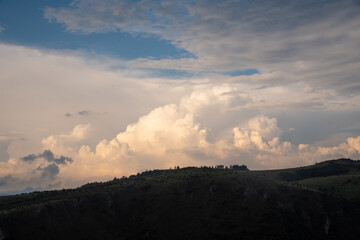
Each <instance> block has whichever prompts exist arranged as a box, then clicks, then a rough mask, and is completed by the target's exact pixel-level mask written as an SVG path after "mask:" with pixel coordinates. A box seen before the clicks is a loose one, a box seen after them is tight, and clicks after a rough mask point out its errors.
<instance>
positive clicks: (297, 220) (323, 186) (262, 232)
mask: <svg viewBox="0 0 360 240" xmlns="http://www.w3.org/2000/svg"><path fill="white" fill-rule="evenodd" d="M359 177H360V169H359V162H358V161H352V160H350V159H339V160H332V161H326V162H323V163H319V164H316V165H312V166H307V167H301V168H293V169H283V170H271V171H248V170H246V169H244V168H232V169H226V168H223V167H222V166H219V167H218V168H208V167H204V168H195V167H189V168H183V169H176V170H154V171H148V172H144V173H141V174H138V175H137V176H130V177H129V178H124V177H123V178H121V179H114V180H112V181H109V182H105V183H90V184H86V185H84V186H82V187H79V188H76V189H68V190H60V191H45V192H34V193H29V194H21V195H15V196H5V197H0V239H1V240H2V239H9V240H10V239H29V238H30V239H32V238H34V239H174V240H176V239H309V238H310V239H312V238H316V239H358V238H357V236H359V234H360V229H359V228H358V223H359V219H360V198H359V195H360V194H359V191H358V190H359ZM349 179H350V181H348V180H349ZM356 191H358V192H356Z"/></svg>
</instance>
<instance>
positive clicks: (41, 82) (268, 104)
mask: <svg viewBox="0 0 360 240" xmlns="http://www.w3.org/2000/svg"><path fill="white" fill-rule="evenodd" d="M359 69H360V2H359V1H358V0H342V1H335V0H316V1H315V0H302V1H295V0H289V1H270V0H252V1H250V0H181V1H173V0H106V1H103V0H74V1H72V0H65V1H56V0H37V1H26V0H0V103H1V104H0V194H1V195H6V194H13V193H20V192H30V191H35V190H48V189H62V188H73V187H78V186H80V185H82V184H85V183H88V182H93V181H107V180H111V179H113V178H114V177H122V176H129V175H131V174H136V173H138V172H142V171H145V170H151V169H170V168H174V167H175V166H180V167H186V166H214V165H220V164H221V165H226V166H229V165H234V164H245V165H247V166H248V168H249V169H277V168H288V167H297V166H304V165H310V164H314V163H316V162H321V161H325V160H329V159H337V158H342V157H346V158H352V159H359V158H360V94H359V93H360V71H359Z"/></svg>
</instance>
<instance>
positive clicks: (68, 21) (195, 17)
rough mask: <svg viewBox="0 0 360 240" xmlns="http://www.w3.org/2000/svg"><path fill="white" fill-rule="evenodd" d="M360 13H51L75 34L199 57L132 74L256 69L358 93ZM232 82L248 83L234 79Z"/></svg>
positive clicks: (123, 4) (263, 8)
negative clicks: (108, 35)
mask: <svg viewBox="0 0 360 240" xmlns="http://www.w3.org/2000/svg"><path fill="white" fill-rule="evenodd" d="M359 9H360V6H359V4H358V2H357V1H355V0H345V1H311V0H306V1H296V0H292V1H287V2H286V3H283V2H274V1H267V0H258V1H243V0H239V1H233V0H224V1H216V2H214V1H211V0H209V1H181V2H174V1H150V0H142V1H126V0H124V1H121V0H119V1H113V2H111V4H110V3H104V2H103V1H88V0H81V1H76V2H74V3H73V4H72V5H71V7H68V8H61V9H54V8H47V9H46V10H45V17H46V18H48V19H49V20H51V21H53V20H54V21H56V22H59V23H62V24H64V25H65V27H66V29H67V30H68V31H70V32H83V33H94V32H96V33H99V32H110V31H125V32H129V33H132V34H145V35H146V34H150V35H153V36H157V37H161V38H163V39H166V40H170V41H171V42H172V43H173V44H174V45H176V46H177V47H179V48H183V49H185V50H187V51H188V52H190V53H192V54H193V55H194V56H195V58H182V59H160V60H153V59H137V60H134V61H132V62H131V63H129V65H128V66H129V67H134V66H136V67H146V68H161V69H177V70H186V71H193V72H204V71H205V72H206V71H214V70H215V71H220V72H221V71H234V70H245V69H253V68H256V69H258V70H259V71H260V72H261V73H264V74H261V75H259V76H257V77H256V78H252V79H251V80H252V81H256V82H262V83H266V84H268V85H274V84H276V85H278V84H283V83H284V82H286V83H290V82H306V83H308V84H309V85H311V86H312V87H313V88H334V89H337V90H338V91H345V92H351V93H356V92H357V90H358V89H359V88H360V85H359V81H358V79H359V74H358V69H359V67H360V65H359V64H360V61H359V57H358V56H359V53H360V52H359V51H360V50H359V48H358V45H359V37H360V24H359V22H360V21H359V20H360V14H359V12H360V11H359ZM231 81H248V78H245V79H243V78H233V79H231Z"/></svg>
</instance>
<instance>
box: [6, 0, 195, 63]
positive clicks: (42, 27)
mask: <svg viewBox="0 0 360 240" xmlns="http://www.w3.org/2000/svg"><path fill="white" fill-rule="evenodd" d="M70 2H72V1H70V0H64V1H57V0H37V1H28V0H2V1H1V0H0V26H2V27H3V28H4V30H3V31H2V32H1V33H0V42H3V43H9V44H15V45H22V46H28V47H37V48H44V49H56V50H62V49H70V50H82V51H86V52H89V53H95V54H99V55H107V56H109V57H116V58H121V59H125V60H130V59H136V58H140V57H141V58H148V57H152V58H154V59H161V58H175V59H176V58H183V57H193V56H192V54H191V53H189V52H187V51H186V50H184V49H179V48H176V46H174V45H173V44H171V42H170V41H166V40H162V39H159V38H156V37H151V36H148V35H146V36H145V35H140V34H139V35H136V36H132V35H130V34H128V33H125V32H120V31H119V32H110V33H93V34H87V35H86V34H81V33H70V32H66V31H65V28H64V26H62V25H61V24H58V23H55V22H51V23H50V22H49V21H48V20H47V19H45V18H44V9H45V7H55V8H56V7H61V6H67V5H68V4H69V3H70ZM14 13H16V14H14Z"/></svg>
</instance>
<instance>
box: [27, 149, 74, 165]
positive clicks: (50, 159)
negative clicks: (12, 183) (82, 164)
mask: <svg viewBox="0 0 360 240" xmlns="http://www.w3.org/2000/svg"><path fill="white" fill-rule="evenodd" d="M38 158H44V159H45V160H46V161H48V162H53V163H56V164H66V163H68V162H73V159H72V158H70V157H66V156H63V155H61V156H60V157H55V156H54V154H53V153H52V152H51V151H50V150H45V151H44V152H43V153H39V154H30V155H27V156H25V157H23V158H20V160H22V161H25V162H32V161H34V160H36V159H38Z"/></svg>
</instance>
